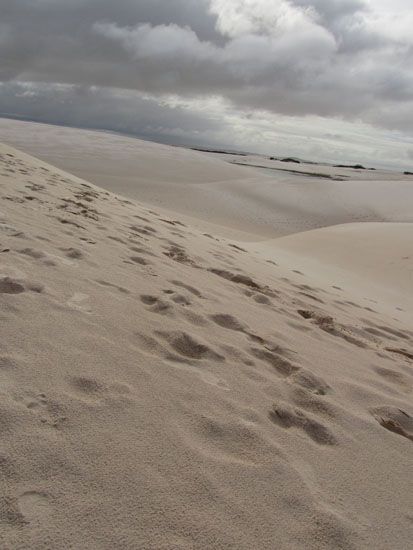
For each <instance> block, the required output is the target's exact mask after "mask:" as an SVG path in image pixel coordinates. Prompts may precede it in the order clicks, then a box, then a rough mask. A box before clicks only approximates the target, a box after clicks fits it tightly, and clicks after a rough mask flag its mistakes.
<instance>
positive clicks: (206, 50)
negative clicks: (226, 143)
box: [0, 0, 413, 130]
mask: <svg viewBox="0 0 413 550" xmlns="http://www.w3.org/2000/svg"><path fill="white" fill-rule="evenodd" d="M400 1H401V2H402V1H403V0H400ZM406 1H408V0H406ZM0 2H1V20H0V80H2V81H3V82H7V81H9V82H11V81H30V82H39V83H47V82H50V83H66V84H73V85H75V86H74V87H73V88H69V89H68V92H67V93H68V94H70V93H73V97H72V98H71V100H70V101H73V102H76V101H78V99H79V98H78V96H77V95H76V93H75V90H78V89H81V88H82V87H85V88H87V87H90V86H95V87H100V88H102V89H104V88H110V87H116V88H123V89H127V90H136V91H139V92H143V93H147V94H151V95H152V96H154V97H162V96H164V95H165V94H175V95H178V96H180V97H186V98H195V97H198V98H205V97H209V96H211V95H216V96H220V97H224V98H226V99H228V100H229V101H231V102H232V103H233V104H234V105H236V106H238V107H239V108H247V109H253V110H254V109H265V110H268V111H271V112H274V113H281V114H287V115H294V116H304V115H312V114H315V115H320V116H324V117H331V116H334V117H344V118H346V119H350V120H355V119H362V120H365V121H368V122H370V123H373V124H379V125H380V124H381V125H385V126H387V127H391V128H395V127H396V128H397V127H400V129H402V130H406V126H407V125H408V124H409V122H411V115H410V116H408V118H407V120H406V117H405V114H406V112H407V111H409V110H410V109H411V107H412V103H413V61H412V58H413V56H412V43H413V42H412V40H411V38H409V33H408V30H407V29H408V28H409V26H408V23H409V22H408V21H402V20H399V21H398V20H397V19H396V20H395V19H394V18H392V19H390V18H389V19H388V21H387V20H386V19H383V14H381V15H380V14H379V13H376V12H375V11H374V8H373V6H374V3H368V1H367V0H290V1H287V0H168V1H167V2H166V1H165V0H118V1H116V2H115V1H114V0H88V1H85V0H0ZM406 5H407V4H406ZM2 89H3V93H4V90H5V88H4V87H3V88H2ZM42 89H43V90H44V88H42ZM102 93H103V92H102ZM0 94H1V91H0ZM2 101H4V98H2V95H0V110H2V111H4V110H5V109H4V108H2V107H1V102H2ZM67 101H69V99H67ZM17 103H18V104H19V105H20V108H21V103H22V100H21V98H20V99H19V100H18V101H17V100H16V104H17ZM27 105H28V106H30V103H29V102H28V103H27ZM79 105H80V104H79ZM16 108H17V107H16ZM410 112H411V111H410ZM382 113H383V116H382ZM392 113H393V114H392ZM85 115H87V113H85Z"/></svg>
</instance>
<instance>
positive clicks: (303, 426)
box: [269, 404, 337, 445]
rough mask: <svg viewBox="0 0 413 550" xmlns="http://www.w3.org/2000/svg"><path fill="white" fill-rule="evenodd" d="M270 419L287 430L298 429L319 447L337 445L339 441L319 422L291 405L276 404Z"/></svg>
mask: <svg viewBox="0 0 413 550" xmlns="http://www.w3.org/2000/svg"><path fill="white" fill-rule="evenodd" d="M269 417H270V419H271V420H272V422H274V424H277V426H280V427H282V428H285V429H287V430H288V429H290V428H298V429H300V430H302V431H303V432H304V433H305V434H306V435H308V436H309V437H310V438H311V439H312V440H313V441H315V442H316V443H318V444H319V445H336V444H337V440H336V438H335V437H334V435H333V434H332V433H331V431H330V430H329V429H328V428H327V427H326V426H324V424H321V423H320V422H319V421H318V420H313V419H312V418H310V417H309V416H308V415H306V414H305V413H304V412H303V411H302V410H300V409H298V408H292V407H291V406H289V405H282V404H274V406H273V409H272V410H271V411H270V413H269Z"/></svg>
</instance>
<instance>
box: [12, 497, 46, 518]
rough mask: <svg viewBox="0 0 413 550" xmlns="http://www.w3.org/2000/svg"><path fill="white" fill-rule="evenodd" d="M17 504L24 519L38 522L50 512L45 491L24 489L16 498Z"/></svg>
mask: <svg viewBox="0 0 413 550" xmlns="http://www.w3.org/2000/svg"><path fill="white" fill-rule="evenodd" d="M18 506H19V509H20V512H21V514H22V516H23V517H24V519H25V520H26V521H28V522H38V521H42V520H45V519H47V516H48V515H49V514H50V503H49V498H48V495H47V493H44V492H42V491H26V492H25V493H23V494H21V495H20V496H19V498H18Z"/></svg>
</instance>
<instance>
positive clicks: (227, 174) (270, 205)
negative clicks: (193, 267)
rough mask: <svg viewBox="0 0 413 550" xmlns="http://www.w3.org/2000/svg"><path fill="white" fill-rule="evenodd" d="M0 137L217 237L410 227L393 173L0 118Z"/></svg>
mask: <svg viewBox="0 0 413 550" xmlns="http://www.w3.org/2000/svg"><path fill="white" fill-rule="evenodd" d="M0 134H1V136H2V141H6V142H8V143H10V145H13V146H15V147H18V148H19V149H23V150H24V151H27V152H29V153H31V154H33V155H35V156H36V157H40V158H42V159H43V160H45V161H47V162H51V163H52V164H54V165H56V166H59V167H60V168H62V169H63V170H67V171H69V172H71V173H74V174H76V175H77V176H79V177H81V178H84V179H86V180H88V181H91V182H93V183H95V184H96V185H98V186H99V187H104V188H105V189H107V190H109V191H111V192H114V193H120V194H122V195H124V196H126V197H128V198H131V199H137V200H139V201H143V202H144V203H146V204H149V205H152V206H155V207H157V208H166V209H168V210H173V211H175V212H177V213H179V216H180V218H181V217H182V216H185V217H186V219H187V221H188V223H189V224H190V225H193V226H194V227H197V228H200V229H202V230H204V231H207V232H211V231H212V232H214V233H216V234H219V235H222V236H225V237H226V236H230V237H231V238H238V239H239V240H249V241H259V240H263V239H268V238H274V237H279V236H282V235H290V234H293V233H297V232H300V231H307V230H311V229H316V228H320V227H326V226H331V225H335V224H344V223H354V222H382V221H387V222H411V223H413V212H412V209H411V204H413V178H412V177H411V176H410V177H408V176H403V175H402V174H400V173H396V172H389V171H383V170H375V171H369V170H350V169H343V168H333V167H331V166H322V165H311V164H299V165H297V164H291V163H283V162H276V161H270V160H268V159H265V158H264V157H261V156H254V155H248V156H246V157H244V156H242V157H240V156H235V155H234V156H232V155H217V154H208V153H201V152H197V151H191V150H188V149H183V148H180V147H171V146H167V145H160V144H158V143H151V142H147V141H142V140H138V139H135V138H128V137H124V136H118V135H113V134H108V133H104V132H96V131H91V130H79V129H76V128H62V127H59V126H51V125H46V124H37V123H32V122H22V121H14V120H6V119H0ZM234 162H235V163H237V164H239V163H243V164H247V166H244V165H242V166H239V165H237V164H233V163H234ZM257 165H262V166H264V167H267V168H266V169H261V168H256V167H255V166H257ZM270 168H271V169H270ZM275 168H276V169H275ZM286 170H293V172H289V171H286ZM302 171H304V172H308V173H313V174H316V175H315V176H313V177H309V176H307V175H299V173H300V172H302ZM296 172H297V173H296ZM317 174H318V175H317ZM320 174H321V175H322V176H328V177H332V178H335V179H328V178H327V179H326V177H320ZM337 178H338V180H337ZM177 215H178V214H177ZM188 217H189V218H188ZM209 224H213V226H212V227H211V226H210V225H209Z"/></svg>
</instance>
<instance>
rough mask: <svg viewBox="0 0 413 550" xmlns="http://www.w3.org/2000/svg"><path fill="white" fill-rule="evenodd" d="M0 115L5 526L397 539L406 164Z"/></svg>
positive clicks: (408, 446) (350, 542) (113, 536)
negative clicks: (187, 141)
mask: <svg viewBox="0 0 413 550" xmlns="http://www.w3.org/2000/svg"><path fill="white" fill-rule="evenodd" d="M0 131H1V132H2V136H3V140H5V141H8V142H10V143H12V142H13V143H15V144H20V146H21V147H22V148H24V149H26V150H27V151H31V152H34V150H35V149H36V150H37V154H38V155H39V156H40V157H42V158H45V159H48V160H49V161H51V160H53V162H54V163H55V164H56V165H59V168H57V167H55V166H52V165H51V164H46V162H44V161H43V160H38V159H36V158H34V157H31V156H29V155H27V154H25V153H23V152H20V151H18V150H16V149H14V148H12V147H10V146H8V145H0V304H1V317H2V324H1V350H0V381H1V392H2V399H1V404H0V409H1V410H0V428H1V439H2V445H1V451H0V472H1V482H0V483H1V497H0V499H1V505H0V522H1V529H0V547H1V548H5V549H6V548H7V549H14V548H19V549H20V548H21V549H26V548H33V549H37V548H39V549H40V548H53V549H55V548H75V549H81V548H87V549H99V550H102V549H107V550H109V549H113V548H122V549H132V548H133V549H135V548H139V549H145V550H148V549H153V550H160V549H165V550H166V549H168V550H170V549H182V550H183V549H205V550H211V549H237V550H251V549H260V550H266V549H268V550H274V549H275V548H279V549H294V550H296V549H300V550H319V549H329V550H336V549H343V550H344V549H345V550H349V549H360V550H362V549H363V550H364V549H366V548H374V549H375V550H388V549H392V550H405V549H407V548H409V546H410V544H411V543H410V542H409V541H411V540H412V539H411V527H412V517H413V513H412V509H411V504H412V491H411V481H410V480H411V472H412V466H413V462H412V444H413V407H412V389H413V371H412V366H413V315H412V305H413V304H412V288H413V255H412V253H411V242H412V240H413V223H412V222H413V218H412V216H413V213H412V209H411V205H412V200H411V198H412V197H413V195H412V184H411V183H408V181H407V178H406V179H403V176H402V175H395V174H387V175H388V178H387V179H385V175H386V174H385V173H384V172H380V171H377V172H374V179H366V178H365V177H364V173H363V174H362V175H360V180H358V181H354V180H351V181H350V180H349V181H329V180H320V179H317V178H316V177H314V178H309V177H308V176H301V175H293V174H290V175H285V174H284V173H281V172H280V174H281V175H276V176H274V175H272V174H266V173H265V172H263V171H261V170H259V169H254V168H250V167H244V166H234V165H232V164H231V162H232V159H231V157H230V155H225V156H226V157H227V162H224V161H223V160H222V159H221V158H219V155H217V154H207V153H201V152H194V151H189V150H184V149H176V148H171V147H166V146H159V145H156V144H148V143H145V142H141V141H137V140H133V139H127V138H121V137H117V136H107V135H105V134H101V133H95V132H84V131H77V130H71V129H66V128H62V129H59V128H53V127H43V126H41V127H40V126H37V125H33V124H27V123H16V122H10V121H6V122H5V121H1V124H0ZM247 158H248V159H249V162H251V163H256V162H254V159H251V158H250V157H247ZM243 160H244V158H243ZM228 161H229V162H228ZM261 161H263V159H261ZM268 162H269V163H270V162H274V161H269V160H268ZM283 165H284V166H285V163H283ZM297 166H299V167H300V168H301V167H303V168H302V169H303V170H306V171H308V168H309V167H308V166H307V167H305V166H303V165H302V164H300V165H297ZM60 167H67V168H69V167H70V170H71V171H73V172H76V174H77V175H72V174H71V173H68V172H65V171H63V170H62V169H61V168H60ZM316 168H317V170H318V169H319V168H320V169H323V170H333V172H334V169H332V168H326V167H323V168H322V167H318V166H317V167H316ZM312 169H313V170H314V166H312ZM353 172H354V170H353ZM334 173H335V172H334ZM365 173H366V177H367V176H368V178H371V177H372V174H373V173H372V172H367V171H365ZM340 174H344V175H345V176H346V175H348V174H347V173H346V172H345V171H344V172H341V169H340ZM78 176H83V179H81V178H80V177H78ZM85 178H86V179H87V178H88V179H89V180H90V181H86V179H85ZM392 178H393V179H392ZM397 178H399V179H397ZM95 183H96V184H100V185H95ZM112 191H116V192H117V193H114V192H112ZM137 198H141V200H142V201H143V202H139V201H138V200H137ZM378 220H380V222H379V221H378ZM346 222H350V223H348V224H346ZM361 222H364V223H361ZM366 222H374V223H366ZM384 222H390V223H384ZM338 224H341V225H338ZM343 224H344V225H343ZM320 226H330V227H324V228H321V229H320V228H319V227H320ZM207 228H208V230H207ZM316 228H319V229H316ZM303 229H308V230H310V231H306V232H305V233H297V234H293V233H296V232H297V231H300V230H303ZM281 234H289V236H285V237H282V238H277V239H275V238H273V237H274V236H277V235H281ZM234 235H235V236H237V240H236V239H235V238H234Z"/></svg>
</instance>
